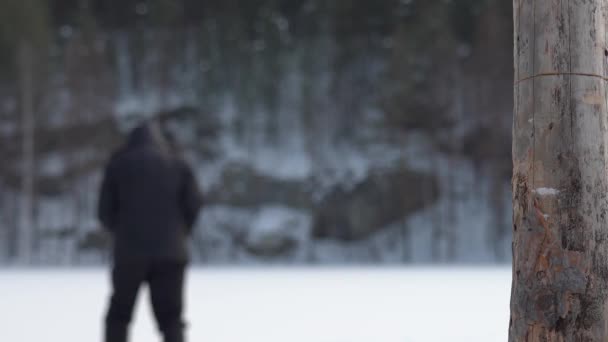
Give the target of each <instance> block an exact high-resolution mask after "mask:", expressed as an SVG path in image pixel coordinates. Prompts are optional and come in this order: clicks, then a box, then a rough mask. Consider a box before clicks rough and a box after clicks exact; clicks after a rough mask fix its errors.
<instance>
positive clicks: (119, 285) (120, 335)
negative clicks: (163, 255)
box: [105, 261, 186, 342]
mask: <svg viewBox="0 0 608 342" xmlns="http://www.w3.org/2000/svg"><path fill="white" fill-rule="evenodd" d="M185 266H186V265H185V263H183V262H168V261H163V262H159V261H156V262H151V261H128V262H124V261H121V262H116V263H115V264H114V267H113V269H112V286H113V292H112V296H111V297H110V307H109V309H108V313H107V316H106V327H105V342H127V340H128V330H129V323H130V322H131V317H132V315H133V308H134V306H135V302H136V299H137V293H138V292H139V288H140V286H141V285H142V284H144V283H147V284H148V286H149V289H150V300H151V302H152V310H153V312H154V316H155V318H156V322H157V324H158V328H159V330H160V332H161V333H162V335H163V337H164V341H165V342H184V332H183V330H184V323H183V320H182V308H183V288H184V271H185Z"/></svg>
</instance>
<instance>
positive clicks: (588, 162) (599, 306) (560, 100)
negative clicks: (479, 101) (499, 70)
mask: <svg viewBox="0 0 608 342" xmlns="http://www.w3.org/2000/svg"><path fill="white" fill-rule="evenodd" d="M605 6H606V2H605V1H600V0H536V1H532V0H515V1H514V18H515V87H514V88H515V117H514V124H513V168H514V169H513V184H512V185H513V233H514V242H513V286H512V294H511V321H510V324H509V341H513V342H516V341H517V342H520V341H530V342H532V341H534V342H537V341H538V342H540V341H562V342H565V341H572V342H574V341H576V342H580V341H606V338H607V337H608V225H607V223H608V222H607V217H606V215H607V209H608V201H607V196H608V177H607V174H606V171H607V170H606V166H607V159H608V155H607V153H608V146H607V132H606V130H607V115H606V107H607V102H606V100H607V96H606V79H607V78H606V77H607V68H606V58H607V55H608V52H607V50H606V21H607V18H606V8H605Z"/></svg>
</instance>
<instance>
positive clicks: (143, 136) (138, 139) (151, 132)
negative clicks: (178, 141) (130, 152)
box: [126, 119, 173, 154]
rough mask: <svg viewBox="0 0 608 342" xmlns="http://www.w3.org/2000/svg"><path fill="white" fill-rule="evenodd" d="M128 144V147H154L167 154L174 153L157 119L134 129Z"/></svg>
mask: <svg viewBox="0 0 608 342" xmlns="http://www.w3.org/2000/svg"><path fill="white" fill-rule="evenodd" d="M126 144H127V146H128V147H142V146H146V147H154V148H157V149H158V150H159V151H161V152H163V153H166V154H171V153H173V148H172V147H171V144H170V143H169V141H168V139H167V137H166V136H165V134H164V133H163V130H162V127H161V124H160V122H159V120H157V119H149V120H146V121H144V122H143V123H140V124H139V125H138V126H136V127H135V128H134V129H132V130H131V132H130V133H129V135H128V138H127V143H126Z"/></svg>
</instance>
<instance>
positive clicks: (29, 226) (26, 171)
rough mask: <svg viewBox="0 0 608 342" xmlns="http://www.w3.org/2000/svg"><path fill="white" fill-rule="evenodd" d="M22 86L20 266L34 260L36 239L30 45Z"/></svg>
mask: <svg viewBox="0 0 608 342" xmlns="http://www.w3.org/2000/svg"><path fill="white" fill-rule="evenodd" d="M18 56H19V61H18V62H19V77H20V79H19V86H20V96H21V114H22V120H23V121H22V132H23V140H22V165H21V166H22V174H21V177H22V178H21V194H20V198H21V203H20V214H19V232H18V236H19V238H18V239H19V247H18V252H17V253H18V259H19V262H20V263H23V264H28V263H30V262H31V259H32V249H33V236H34V234H33V233H34V228H33V225H34V219H33V217H34V125H35V122H34V94H33V86H34V84H33V68H34V65H33V58H34V56H33V51H32V46H31V44H30V43H29V42H26V41H23V42H22V43H21V44H20V46H19V55H18Z"/></svg>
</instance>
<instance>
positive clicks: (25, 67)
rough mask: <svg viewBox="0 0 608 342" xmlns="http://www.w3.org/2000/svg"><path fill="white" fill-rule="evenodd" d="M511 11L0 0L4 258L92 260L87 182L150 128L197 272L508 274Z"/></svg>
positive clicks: (495, 0) (260, 0) (355, 4)
mask: <svg viewBox="0 0 608 342" xmlns="http://www.w3.org/2000/svg"><path fill="white" fill-rule="evenodd" d="M512 41H513V38H512V4H511V2H509V1H499V0H374V1H354V0H334V1H322V0H205V1H201V0H120V1H119V0H53V1H46V0H1V1H0V160H1V162H0V264H14V263H17V264H20V263H27V264H34V265H79V264H80V265H82V264H85V265H97V264H103V263H106V262H107V261H108V258H109V250H108V248H109V239H108V237H107V236H106V235H104V233H103V232H102V230H101V228H100V226H99V223H98V221H97V220H96V215H95V214H96V212H95V211H96V204H97V197H98V189H99V185H100V184H99V183H100V177H101V172H102V170H103V167H104V164H105V162H106V161H107V160H108V158H109V156H110V154H111V153H112V151H113V150H115V149H116V148H117V147H118V146H119V145H120V144H121V143H122V141H123V138H124V136H125V134H126V133H127V131H126V130H127V129H128V128H129V127H130V126H132V122H133V121H137V120H141V118H146V117H160V118H162V121H163V127H164V129H165V131H166V133H167V134H168V135H169V136H170V137H171V140H172V142H173V144H175V145H176V146H177V147H178V148H179V149H181V151H182V152H183V155H184V157H185V158H186V159H187V160H188V161H189V162H190V163H191V165H192V166H193V167H194V168H195V170H196V173H197V176H198V181H199V183H200V184H201V186H202V187H203V189H204V192H205V199H206V206H205V208H204V210H203V212H202V215H201V216H200V219H199V220H198V223H197V226H196V229H195V232H194V238H193V241H192V258H193V261H194V262H195V263H201V264H212V265H241V264H268V263H270V264H281V265H284V264H295V265H309V264H330V265H335V264H393V265H396V264H431V263H440V264H444V263H455V264H508V263H509V262H510V258H511V252H510V249H511V233H510V231H511V190H510V176H511V158H510V150H511V120H512V102H513V101H512V98H513V97H512V85H513V72H512V66H513V62H512V58H513V53H512Z"/></svg>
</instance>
